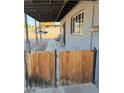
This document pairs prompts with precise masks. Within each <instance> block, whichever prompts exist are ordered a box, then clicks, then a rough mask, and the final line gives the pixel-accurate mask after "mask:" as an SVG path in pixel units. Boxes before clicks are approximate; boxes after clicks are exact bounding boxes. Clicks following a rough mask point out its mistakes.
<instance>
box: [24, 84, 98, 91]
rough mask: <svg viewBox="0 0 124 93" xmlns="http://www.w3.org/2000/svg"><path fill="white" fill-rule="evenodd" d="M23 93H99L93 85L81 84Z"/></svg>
mask: <svg viewBox="0 0 124 93" xmlns="http://www.w3.org/2000/svg"><path fill="white" fill-rule="evenodd" d="M25 93H99V92H98V89H97V88H96V87H95V85H94V84H91V83H90V84H83V85H75V86H66V87H58V88H45V89H40V88H37V89H36V88H35V89H31V90H28V91H27V92H25Z"/></svg>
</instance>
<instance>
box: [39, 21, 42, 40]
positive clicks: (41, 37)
mask: <svg viewBox="0 0 124 93" xmlns="http://www.w3.org/2000/svg"><path fill="white" fill-rule="evenodd" d="M39 29H40V40H42V34H41V24H40V22H39Z"/></svg>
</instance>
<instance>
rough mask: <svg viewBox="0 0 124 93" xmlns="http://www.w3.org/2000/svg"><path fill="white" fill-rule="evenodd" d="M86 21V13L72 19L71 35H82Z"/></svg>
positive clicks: (82, 12)
mask: <svg viewBox="0 0 124 93" xmlns="http://www.w3.org/2000/svg"><path fill="white" fill-rule="evenodd" d="M83 21H84V11H81V12H80V13H78V14H76V15H74V16H73V17H72V18H71V34H76V35H82V30H83Z"/></svg>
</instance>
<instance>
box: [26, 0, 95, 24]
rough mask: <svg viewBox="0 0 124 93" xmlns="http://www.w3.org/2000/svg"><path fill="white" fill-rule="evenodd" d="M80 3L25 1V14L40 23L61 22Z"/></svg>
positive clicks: (68, 0) (54, 0)
mask: <svg viewBox="0 0 124 93" xmlns="http://www.w3.org/2000/svg"><path fill="white" fill-rule="evenodd" d="M78 1H82V0H24V12H25V13H26V14H28V15H29V16H31V17H33V18H34V19H36V20H37V21H39V22H53V21H60V20H61V19H62V18H63V17H64V16H65V15H66V14H67V13H68V12H69V11H70V10H71V9H72V7H74V6H75V5H76V4H77V3H78ZM83 1H94V0H83Z"/></svg>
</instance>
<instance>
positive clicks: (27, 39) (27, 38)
mask: <svg viewBox="0 0 124 93" xmlns="http://www.w3.org/2000/svg"><path fill="white" fill-rule="evenodd" d="M25 26H26V41H29V37H28V24H27V15H26V14H25Z"/></svg>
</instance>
